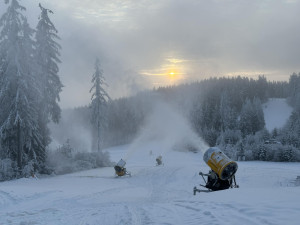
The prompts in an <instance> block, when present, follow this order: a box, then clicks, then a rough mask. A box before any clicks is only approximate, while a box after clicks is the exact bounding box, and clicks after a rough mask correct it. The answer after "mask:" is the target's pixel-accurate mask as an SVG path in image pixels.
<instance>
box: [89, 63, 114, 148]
mask: <svg viewBox="0 0 300 225" xmlns="http://www.w3.org/2000/svg"><path fill="white" fill-rule="evenodd" d="M92 83H93V86H92V88H91V90H90V93H92V97H91V100H92V103H91V105H90V107H91V110H92V117H91V122H92V124H93V127H94V129H95V130H96V135H97V136H96V140H97V150H98V151H100V150H101V147H102V146H101V143H102V141H103V138H102V136H103V135H102V134H101V130H103V128H104V127H105V126H106V123H107V121H106V120H107V103H108V101H109V100H110V97H109V95H108V94H107V92H106V91H105V89H104V87H103V86H104V85H106V86H107V84H106V82H105V79H104V76H103V71H102V69H101V68H100V61H99V59H98V58H97V59H96V62H95V73H94V74H93V77H92Z"/></svg>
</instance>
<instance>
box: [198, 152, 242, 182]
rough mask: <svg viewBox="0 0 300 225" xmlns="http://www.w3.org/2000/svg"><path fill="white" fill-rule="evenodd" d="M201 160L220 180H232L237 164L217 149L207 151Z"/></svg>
mask: <svg viewBox="0 0 300 225" xmlns="http://www.w3.org/2000/svg"><path fill="white" fill-rule="evenodd" d="M203 160H204V161H205V162H206V164H207V165H208V166H209V167H210V168H211V169H212V170H213V171H214V172H215V173H216V174H217V175H218V176H219V178H220V179H221V180H228V179H230V178H232V177H233V176H234V174H235V173H236V171H237V169H238V165H237V163H236V162H234V161H232V160H231V159H230V158H229V157H228V156H227V155H225V154H224V153H223V152H222V151H221V150H220V149H219V148H217V147H211V148H209V149H207V151H206V152H205V153H204V155H203Z"/></svg>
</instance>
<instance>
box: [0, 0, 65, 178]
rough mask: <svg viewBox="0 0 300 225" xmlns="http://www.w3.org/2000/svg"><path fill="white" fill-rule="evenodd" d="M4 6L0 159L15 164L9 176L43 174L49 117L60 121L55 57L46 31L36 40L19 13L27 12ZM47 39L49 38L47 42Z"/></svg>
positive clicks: (16, 0) (12, 1) (17, 6)
mask: <svg viewBox="0 0 300 225" xmlns="http://www.w3.org/2000/svg"><path fill="white" fill-rule="evenodd" d="M5 3H6V4H9V5H8V8H7V11H6V12H5V13H4V14H3V15H2V17H1V19H0V29H1V31H0V102H1V107H0V149H1V152H0V159H3V160H4V159H5V160H6V159H10V160H11V161H12V162H13V165H14V166H15V164H16V168H17V169H14V170H13V173H15V174H14V177H26V176H29V175H30V174H31V173H33V172H38V171H40V172H41V171H43V170H44V163H45V149H46V146H47V145H48V144H49V140H50V138H49V130H48V128H47V123H48V122H49V119H48V115H51V116H52V119H53V120H54V121H58V118H59V113H60V108H59V106H58V104H57V102H56V101H58V100H59V96H58V95H59V92H60V91H61V87H62V85H61V84H60V81H59V78H58V76H57V72H58V67H57V65H56V64H55V62H56V61H57V55H58V54H59V53H58V49H56V46H57V44H56V43H55V42H54V41H53V40H52V39H51V37H52V36H51V29H50V30H47V28H45V29H44V30H43V29H39V28H40V26H38V35H37V36H36V37H37V40H36V41H35V40H34V39H33V36H34V33H35V31H34V30H33V29H32V28H31V27H30V25H29V24H28V22H27V19H26V17H25V16H24V15H23V12H24V11H25V10H26V9H25V8H24V7H23V6H21V5H20V4H19V0H10V1H6V2H5ZM41 9H42V10H44V9H43V8H42V7H41ZM43 18H44V17H43V16H41V19H40V22H41V21H42V20H43ZM41 30H43V31H44V33H46V34H45V35H44V36H43V32H41ZM47 35H49V36H51V37H50V38H48V39H47ZM41 39H43V40H41ZM43 41H46V42H43ZM47 41H48V46H46V44H47ZM51 48H55V50H54V51H51ZM53 58H54V60H52V59H53ZM43 60H44V61H43ZM45 61H47V62H46V63H45ZM44 76H46V77H44ZM45 80H46V81H47V82H45ZM48 83H50V85H48ZM45 88H46V89H47V91H45ZM45 104H46V105H47V107H44V105H45ZM9 177H11V176H10V175H9V176H8V179H9Z"/></svg>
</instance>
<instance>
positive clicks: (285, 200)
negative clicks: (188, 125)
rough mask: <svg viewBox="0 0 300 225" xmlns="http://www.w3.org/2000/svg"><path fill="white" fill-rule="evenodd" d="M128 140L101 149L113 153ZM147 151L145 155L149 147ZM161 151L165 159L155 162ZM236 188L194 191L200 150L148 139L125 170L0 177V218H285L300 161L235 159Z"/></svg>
mask: <svg viewBox="0 0 300 225" xmlns="http://www.w3.org/2000/svg"><path fill="white" fill-rule="evenodd" d="M130 150H131V146H122V147H116V148H111V149H108V151H109V152H110V153H111V157H112V160H114V161H118V160H119V159H120V158H124V157H127V156H128V154H127V153H128V152H129V151H130ZM150 151H152V153H153V154H152V155H150V154H149V153H150ZM162 153H163V162H164V166H155V157H156V156H157V155H159V154H162ZM238 165H239V169H238V171H237V182H238V184H239V185H240V188H239V189H230V190H225V191H219V192H213V193H200V194H197V195H196V196H194V195H193V192H192V190H193V187H194V186H195V185H199V184H200V183H203V180H202V178H201V177H200V176H199V175H198V172H199V171H200V170H201V171H203V172H207V171H208V166H207V165H206V164H205V163H204V162H203V160H202V153H191V152H175V151H168V152H164V151H163V149H160V146H159V145H157V144H155V143H152V144H146V143H145V145H144V146H143V147H141V148H140V149H137V150H136V152H134V154H132V155H131V157H129V158H127V170H128V171H130V172H131V173H132V177H119V178H116V177H115V175H114V169H113V168H112V167H107V168H101V169H94V170H89V171H83V172H79V173H74V174H69V175H63V176H57V177H51V178H39V179H34V178H32V179H25V178H23V179H19V180H14V181H8V182H3V183H0V224H1V225H2V224H3V225H4V224H5V225H6V224H18V225H33V224H43V225H48V224H49V225H50V224H51V225H53V224H54V225H55V224H64V225H99V224H104V225H113V224H114V225H120V224H128V225H129V224H130V225H132V224H140V225H145V224H172V225H174V224H175V225H176V224H178V225H182V224H195V225H196V224H207V225H208V224H222V225H224V224H225V225H227V224H228V225H234V224H249V225H250V224H257V225H258V224H259V225H261V224H278V225H279V224H289V225H293V224H294V225H296V224H298V222H299V210H300V205H299V201H300V188H299V187H295V185H294V184H293V183H292V181H293V180H294V179H295V178H296V176H298V175H300V174H299V171H300V163H274V162H239V164H238Z"/></svg>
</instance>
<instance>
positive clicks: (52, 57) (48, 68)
mask: <svg viewBox="0 0 300 225" xmlns="http://www.w3.org/2000/svg"><path fill="white" fill-rule="evenodd" d="M39 7H40V9H41V11H42V12H41V15H40V17H39V22H38V25H37V28H36V36H35V38H36V54H35V59H36V63H37V66H38V67H37V68H38V80H39V83H40V87H41V97H40V113H39V122H40V128H41V130H42V136H43V143H44V145H45V146H47V145H48V144H49V142H50V138H49V129H48V127H47V123H49V121H50V120H52V121H53V122H56V123H57V122H58V121H59V119H60V116H61V109H60V106H59V105H58V101H59V100H60V97H59V93H60V92H61V91H62V87H63V85H62V83H61V81H60V78H59V76H58V72H59V67H58V65H57V64H58V63H60V59H59V56H60V52H59V51H60V49H61V46H60V45H59V44H58V43H57V42H56V41H57V40H59V39H60V38H59V37H58V35H57V30H56V28H55V26H54V24H53V23H52V22H51V20H50V19H49V16H48V13H53V12H52V11H51V10H49V9H46V8H44V7H42V6H41V4H39Z"/></svg>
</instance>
